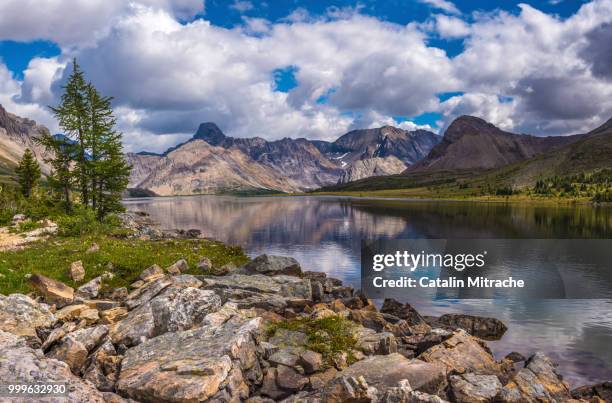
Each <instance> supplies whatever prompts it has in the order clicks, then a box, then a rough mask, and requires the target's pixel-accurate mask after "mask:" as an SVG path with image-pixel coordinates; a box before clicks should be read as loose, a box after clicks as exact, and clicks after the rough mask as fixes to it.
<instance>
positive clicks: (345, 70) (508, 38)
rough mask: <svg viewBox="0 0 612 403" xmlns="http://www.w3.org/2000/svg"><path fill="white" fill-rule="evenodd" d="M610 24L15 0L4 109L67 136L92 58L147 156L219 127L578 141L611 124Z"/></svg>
mask: <svg viewBox="0 0 612 403" xmlns="http://www.w3.org/2000/svg"><path fill="white" fill-rule="evenodd" d="M23 1H25V2H26V3H32V4H31V5H30V6H31V7H27V4H24V3H23ZM24 7H26V8H28V10H30V11H29V12H28V13H27V14H25V15H24V14H23V9H24ZM611 26H612V5H611V2H610V0H593V1H591V2H587V1H577V0H544V1H542V0H538V1H535V0H534V1H527V2H519V1H485V0H462V1H451V0H388V1H372V0H360V1H358V2H356V1H348V0H342V1H334V2H330V1H320V0H316V1H312V0H311V1H305V0H284V1H283V0H250V1H248V0H233V1H227V0H225V1H221V0H206V2H203V1H200V0H135V1H134V2H133V3H131V4H129V5H128V3H127V2H124V1H121V0H106V1H103V0H91V2H90V3H89V4H88V7H81V8H79V6H75V5H74V4H73V3H72V2H70V1H68V0H66V1H65V2H62V1H59V2H58V1H54V2H51V1H49V2H45V1H42V2H41V1H37V0H6V1H3V2H2V4H0V79H1V80H3V81H2V82H0V103H2V104H3V105H5V107H7V109H9V110H11V109H12V111H13V112H17V113H21V114H24V115H29V116H28V117H31V118H34V119H37V120H38V121H41V122H42V123H44V124H46V125H49V126H50V127H51V128H53V125H54V122H53V120H52V118H51V117H50V115H49V114H48V111H47V110H46V105H49V104H53V103H54V102H56V101H57V98H58V96H59V89H60V88H61V82H62V80H63V79H65V76H66V75H67V74H68V73H69V72H68V70H67V69H66V65H67V62H68V61H69V60H70V59H71V58H72V57H77V59H78V60H79V61H80V62H81V64H82V65H83V67H84V69H85V71H86V74H87V75H88V77H89V78H90V79H91V80H92V81H93V82H94V84H96V85H97V86H99V87H100V88H101V89H102V90H103V91H104V92H105V93H107V94H109V95H113V96H114V97H115V106H116V112H117V115H118V121H119V124H120V126H121V129H122V130H123V131H124V133H126V142H127V145H128V147H129V148H132V149H142V148H146V147H149V148H153V149H155V150H160V149H163V148H164V147H167V146H169V145H172V144H174V143H176V142H178V141H182V140H184V139H185V138H186V137H188V136H189V135H191V133H192V132H193V131H194V130H195V128H196V127H197V124H198V123H199V122H202V121H208V120H210V121H215V122H217V123H218V124H219V125H220V126H221V128H222V129H223V130H224V131H226V132H228V134H230V135H236V136H243V137H244V136H251V135H259V136H263V137H266V138H280V137H285V136H290V137H299V136H303V137H309V138H325V139H333V138H334V137H335V136H337V135H340V134H342V133H343V132H344V131H346V130H349V129H352V128H357V127H373V126H376V125H383V124H394V125H397V126H400V127H404V128H406V129H415V128H426V129H431V130H434V131H441V132H443V130H444V128H445V126H446V125H448V124H449V122H450V121H452V119H454V118H455V117H456V116H458V115H460V114H474V115H478V116H481V117H483V118H485V119H487V120H490V121H492V122H493V123H495V124H497V125H499V126H501V127H502V128H505V129H508V130H514V131H517V132H529V133H534V134H537V135H548V134H570V133H574V132H578V131H581V130H586V129H587V128H591V127H593V126H595V125H596V124H598V123H600V122H601V121H602V120H605V119H606V117H608V118H609V117H610V116H608V115H612V111H611V108H612V104H611V103H610V101H607V100H608V99H610V95H612V85H611V84H610V83H611V82H612V72H610V70H611V69H608V68H607V67H606V66H607V65H608V64H609V63H608V62H609V61H610V60H609V56H608V55H609V54H610V53H612V49H610V46H611V45H610V41H609V40H608V39H612V35H610V32H612V28H610V27H611ZM608 50H610V51H611V52H608ZM572 103H574V104H572ZM576 103H578V105H575V104H576ZM570 105H571V107H570Z"/></svg>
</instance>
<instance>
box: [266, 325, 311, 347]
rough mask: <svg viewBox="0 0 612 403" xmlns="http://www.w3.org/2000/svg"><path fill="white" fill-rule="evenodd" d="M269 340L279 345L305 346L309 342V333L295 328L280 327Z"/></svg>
mask: <svg viewBox="0 0 612 403" xmlns="http://www.w3.org/2000/svg"><path fill="white" fill-rule="evenodd" d="M268 341H269V342H270V343H271V344H274V345H276V346H279V347H289V346H290V347H303V346H305V345H306V343H308V335H306V333H302V332H298V331H295V330H287V329H283V328H279V329H276V332H274V336H272V337H271V338H270V340H268Z"/></svg>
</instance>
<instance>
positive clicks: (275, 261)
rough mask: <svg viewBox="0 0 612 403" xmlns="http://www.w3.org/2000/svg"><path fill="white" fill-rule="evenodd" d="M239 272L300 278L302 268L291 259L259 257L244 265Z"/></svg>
mask: <svg viewBox="0 0 612 403" xmlns="http://www.w3.org/2000/svg"><path fill="white" fill-rule="evenodd" d="M241 272H242V273H244V274H263V275H266V276H277V275H279V274H284V275H287V276H298V277H299V276H301V275H302V268H301V267H300V264H299V263H298V261H297V260H295V259H294V258H292V257H285V256H272V255H260V256H257V257H256V258H255V259H253V260H251V261H250V262H249V263H247V264H245V265H244V266H243V267H242V269H241Z"/></svg>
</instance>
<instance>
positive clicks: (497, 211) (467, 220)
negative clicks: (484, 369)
mask: <svg viewBox="0 0 612 403" xmlns="http://www.w3.org/2000/svg"><path fill="white" fill-rule="evenodd" d="M125 205H126V208H127V209H128V210H132V211H146V212H148V213H149V214H150V215H151V217H152V218H153V219H155V220H157V221H159V223H160V225H161V227H162V228H165V229H175V228H182V229H189V228H197V229H199V230H201V231H202V234H203V236H206V237H210V238H215V239H218V240H220V241H224V242H227V243H229V244H233V245H240V246H242V247H244V248H245V250H246V251H247V252H248V254H249V255H251V256H255V255H258V254H261V253H268V254H278V255H286V256H292V257H295V258H296V259H298V261H300V263H301V264H302V267H303V269H305V270H314V271H324V272H326V273H327V274H328V275H329V276H332V277H336V278H339V279H341V280H343V281H344V282H346V283H349V284H352V285H353V286H355V287H356V288H359V287H360V247H361V240H362V239H404V238H431V239H436V238H451V239H452V238H465V239H471V238H483V239H494V238H525V239H546V238H552V239H556V238H569V239H573V238H607V239H609V238H612V208H610V207H593V206H590V205H577V206H540V205H524V204H522V205H519V204H506V203H468V202H441V201H408V200H380V199H357V198H342V197H314V196H313V197H308V196H306V197H230V196H190V197H169V198H147V199H131V200H126V201H125ZM592 281H594V282H597V281H599V280H598V279H597V278H595V279H592ZM404 301H405V302H409V303H411V304H412V305H413V306H415V307H416V308H417V309H418V310H419V311H420V312H421V313H422V314H425V315H440V314H443V313H470V314H474V315H482V316H492V317H495V318H498V319H500V320H502V321H504V323H506V325H508V327H509V330H508V331H507V333H506V334H505V335H504V337H503V338H502V340H500V341H496V342H489V345H490V346H491V349H492V350H493V353H494V354H495V356H496V358H498V359H499V358H502V357H504V356H505V355H506V354H507V353H509V352H511V351H517V352H520V353H521V354H523V355H525V356H529V355H531V354H533V353H534V352H535V351H544V352H545V353H547V354H548V355H549V356H551V357H552V358H553V359H554V360H555V361H557V362H558V363H559V364H560V367H559V370H560V372H561V373H562V374H563V375H564V377H565V379H566V380H568V382H569V383H570V384H571V386H572V387H576V386H580V385H583V384H587V383H594V382H598V381H603V380H610V379H612V348H610V346H612V300H610V299H600V300H508V299H505V300H499V299H498V300H440V299H436V298H435V297H434V296H432V298H423V297H422V296H421V297H417V298H410V297H407V298H405V299H404Z"/></svg>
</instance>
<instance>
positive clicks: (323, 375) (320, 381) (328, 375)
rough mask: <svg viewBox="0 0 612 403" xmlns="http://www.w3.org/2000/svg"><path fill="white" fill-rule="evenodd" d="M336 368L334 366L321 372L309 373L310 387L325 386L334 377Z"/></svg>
mask: <svg viewBox="0 0 612 403" xmlns="http://www.w3.org/2000/svg"><path fill="white" fill-rule="evenodd" d="M337 374H338V370H337V369H336V368H333V367H332V368H328V369H326V370H325V371H323V372H317V373H314V374H312V375H310V378H309V380H310V388H311V389H313V390H320V389H323V387H325V385H327V384H328V383H329V382H330V381H331V380H332V379H334V378H335V377H336V375H337Z"/></svg>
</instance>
